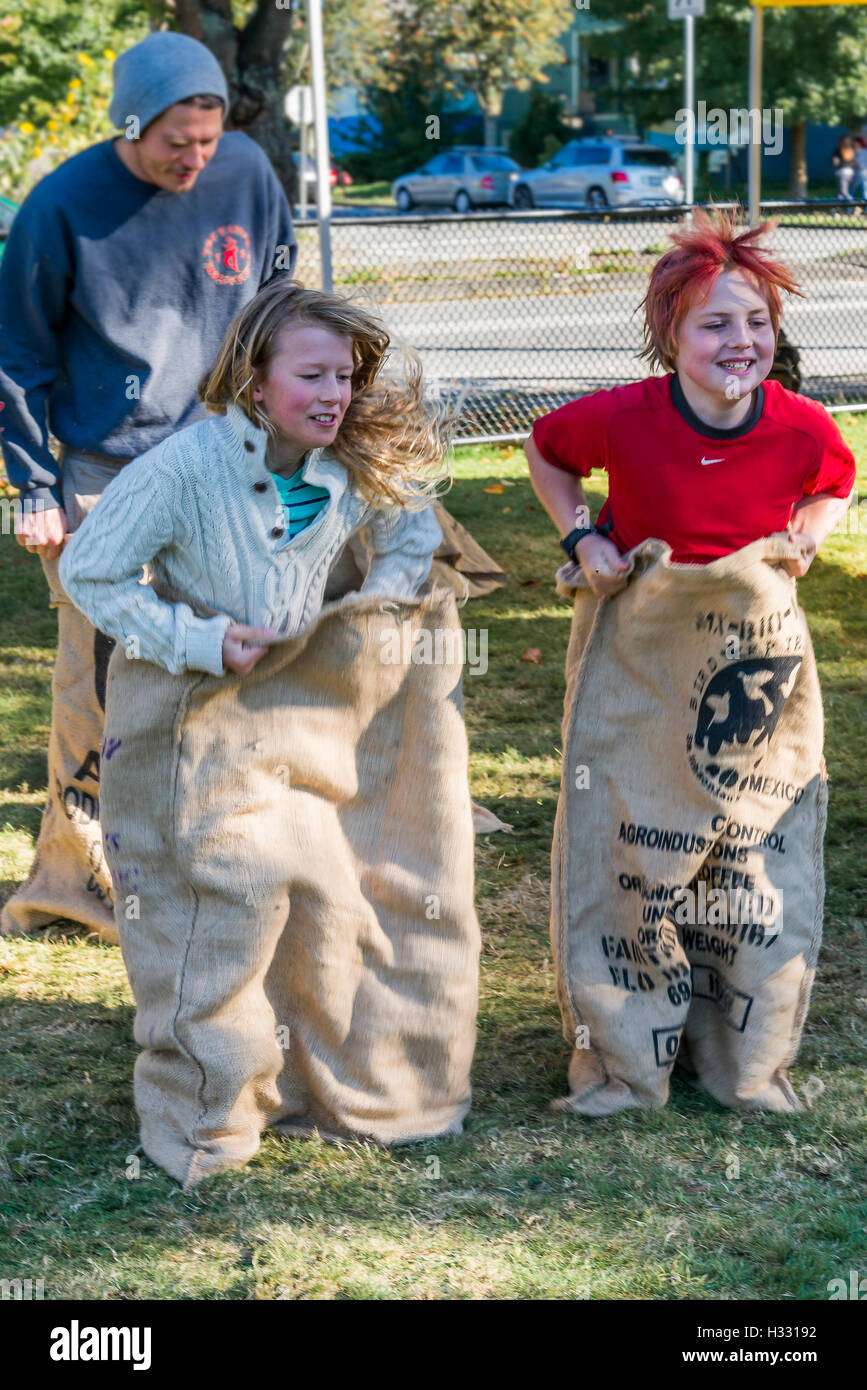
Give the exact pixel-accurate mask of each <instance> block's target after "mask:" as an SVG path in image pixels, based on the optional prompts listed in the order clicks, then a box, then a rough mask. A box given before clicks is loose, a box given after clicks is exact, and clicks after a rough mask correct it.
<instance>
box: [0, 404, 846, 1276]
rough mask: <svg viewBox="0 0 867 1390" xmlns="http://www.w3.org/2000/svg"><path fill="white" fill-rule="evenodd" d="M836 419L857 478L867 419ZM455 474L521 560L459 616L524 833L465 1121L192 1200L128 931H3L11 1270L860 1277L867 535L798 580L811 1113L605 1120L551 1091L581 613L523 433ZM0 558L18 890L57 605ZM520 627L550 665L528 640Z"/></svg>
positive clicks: (10, 836) (495, 858) (303, 1160)
mask: <svg viewBox="0 0 867 1390" xmlns="http://www.w3.org/2000/svg"><path fill="white" fill-rule="evenodd" d="M837 420H838V422H840V423H841V425H842V428H843V430H844V433H845V434H846V436H847V438H848V439H849V441H850V442H851V444H852V445H853V447H854V448H855V450H856V453H857V454H858V458H859V464H860V478H861V486H862V489H863V488H865V487H867V419H865V417H864V416H849V417H841V416H837ZM456 476H457V482H456V485H455V487H454V489H453V491H452V493H451V494H450V497H449V499H448V505H449V507H450V508H451V509H452V510H453V512H454V514H455V516H457V517H458V518H459V519H460V520H461V521H463V522H464V523H465V524H466V525H468V526H469V527H470V529H471V530H472V531H473V533H474V534H475V535H476V536H477V538H478V539H479V541H480V542H481V543H482V544H483V545H484V546H485V547H486V548H487V549H488V550H490V551H491V553H492V554H494V555H495V556H496V557H497V558H498V559H499V560H500V561H501V562H502V564H503V566H504V567H505V569H506V570H507V571H508V572H509V576H510V577H509V583H508V586H507V587H506V588H505V589H503V590H500V591H499V592H497V593H496V594H494V595H492V596H491V597H490V598H487V599H483V600H477V601H475V602H473V603H471V604H469V605H468V606H467V607H466V608H465V609H464V610H463V617H464V621H465V623H466V625H467V626H471V627H476V628H483V629H484V628H487V629H488V631H489V653H488V655H489V669H488V672H487V674H486V675H478V676H470V675H468V676H467V678H466V680H465V702H466V714H467V722H468V726H469V733H470V745H471V777H472V791H473V795H474V797H475V798H476V799H477V800H478V801H481V802H482V803H483V804H484V805H487V806H489V807H490V808H492V809H493V810H495V811H496V812H497V813H498V814H499V815H500V817H501V818H502V819H503V820H505V821H507V822H509V823H511V824H512V825H513V826H514V833H513V834H512V835H504V834H498V835H490V836H487V837H480V839H479V842H478V849H477V875H478V902H479V911H480V916H481V919H482V926H483V935H484V949H483V954H482V994H481V1011H480V1016H479V1042H478V1053H477V1059H476V1064H475V1070H474V1101H473V1109H472V1112H471V1116H470V1119H469V1123H468V1126H467V1130H466V1134H465V1135H464V1136H463V1137H462V1138H460V1139H450V1140H445V1141H441V1142H438V1143H428V1144H426V1145H421V1146H418V1147H414V1148H410V1149H404V1150H398V1151H395V1152H391V1153H389V1152H385V1151H379V1150H376V1149H373V1148H369V1147H367V1146H365V1145H362V1144H357V1145H351V1146H347V1147H339V1148H335V1147H329V1146H327V1145H324V1144H320V1143H318V1142H314V1141H302V1140H285V1139H278V1138H277V1137H275V1136H273V1135H268V1136H267V1137H266V1138H265V1139H264V1142H263V1145H262V1149H261V1151H260V1153H259V1155H258V1156H257V1157H256V1158H255V1159H254V1160H253V1161H252V1162H251V1163H250V1164H249V1165H248V1166H247V1167H246V1168H245V1169H243V1170H242V1171H240V1172H237V1173H230V1174H224V1175H222V1176H220V1177H218V1178H216V1179H213V1180H211V1181H209V1182H207V1183H205V1184H204V1185H203V1186H202V1187H200V1188H198V1189H196V1190H194V1191H193V1192H192V1193H185V1192H182V1191H181V1190H180V1189H179V1188H178V1187H177V1186H176V1185H175V1184H174V1183H173V1182H172V1181H171V1180H170V1179H169V1178H167V1177H166V1176H165V1175H164V1174H163V1173H162V1172H161V1171H160V1170H158V1169H156V1168H155V1167H154V1166H152V1165H151V1164H150V1163H149V1161H148V1160H147V1159H145V1158H143V1157H142V1156H141V1154H140V1151H138V1150H137V1142H138V1141H137V1128H136V1118H135V1113H134V1111H133V1108H132V1103H131V1074H132V1067H133V1062H134V1058H135V1046H134V1044H133V1040H132V1034H131V1028H132V1016H133V1010H132V1001H131V997H130V993H129V988H128V986H127V983H126V979H125V975H124V971H123V965H122V962H121V958H120V953H119V951H118V949H116V948H114V947H110V946H103V945H99V944H94V943H92V942H89V941H87V940H82V939H77V938H75V937H71V938H67V939H63V938H62V937H56V938H55V939H54V940H48V941H45V940H39V941H35V940H34V941H31V940H24V939H16V940H6V941H3V942H0V977H2V978H0V998H2V1004H3V1020H4V1026H3V1043H4V1046H3V1056H2V1064H0V1065H2V1072H3V1082H2V1090H0V1095H2V1101H0V1105H2V1157H0V1180H2V1186H0V1199H2V1201H0V1209H2V1237H0V1239H2V1243H0V1278H13V1277H19V1278H27V1277H30V1278H37V1279H38V1278H42V1279H44V1281H45V1296H46V1298H49V1299H59V1298H81V1299H128V1298H159V1299H183V1298H194V1299H249V1298H261V1299H277V1298H287V1299H294V1298H308V1299H309V1298H326V1299H327V1298H413V1299H428V1298H430V1299H443V1298H565V1299H575V1298H579V1299H580V1298H585V1297H586V1298H591V1299H606V1298H629V1299H644V1298H652V1299H692V1298H698V1299H709V1298H723V1299H742V1298H761V1299H770V1300H773V1299H798V1298H805V1299H826V1298H827V1297H828V1292H827V1284H828V1281H829V1280H831V1279H835V1278H840V1277H842V1278H844V1279H848V1272H849V1270H850V1269H852V1268H855V1269H859V1268H860V1270H861V1272H862V1274H863V1272H864V1270H865V1248H864V1238H863V1230H864V1221H865V1197H864V1191H865V1179H867V1162H865V1159H867V1146H865V1124H864V1065H865V1047H864V1032H865V1020H867V979H865V966H864V935H865V919H867V910H865V906H867V905H865V882H867V880H865V875H864V844H865V821H867V815H865V802H864V795H863V776H864V766H865V751H867V734H865V722H864V696H863V691H864V680H865V674H867V615H865V609H864V601H863V580H864V578H865V572H867V536H865V534H861V535H858V534H857V533H854V531H853V530H851V529H850V531H848V532H844V533H842V534H840V535H838V536H837V537H835V538H832V539H831V540H830V541H829V542H828V543H827V544H826V545H825V547H824V548H823V550H822V553H821V556H820V558H819V560H818V561H817V562H816V563H815V564H814V566H813V570H812V572H811V573H810V575H809V576H808V577H807V578H806V579H805V580H804V581H803V582H802V583H801V586H800V588H801V601H802V603H803V604H804V606H805V607H806V609H807V612H808V614H809V616H810V620H811V627H812V631H813V637H814V641H815V645H816V651H817V656H818V661H819V668H820V673H821V677H822V681H823V688H824V696H825V707H826V714H827V724H828V733H827V759H828V765H829V772H830V779H831V802H830V820H829V827H828V836H827V846H826V848H827V870H828V900H827V918H826V929H825V931H826V935H825V944H824V947H823V951H822V956H821V961H820V969H819V976H818V980H817V985H816V989H815V992H814V998H813V1003H812V1009H811V1014H810V1018H809V1021H808V1024H807V1028H806V1033H805V1037H804V1043H803V1046H802V1050H801V1055H800V1058H799V1061H798V1063H797V1066H796V1068H795V1071H794V1080H795V1084H796V1086H798V1087H799V1088H803V1086H804V1084H805V1083H807V1082H809V1083H810V1085H809V1086H808V1092H809V1094H810V1095H811V1096H813V1100H812V1104H811V1107H810V1108H809V1109H807V1110H805V1111H803V1112H802V1113H800V1114H798V1115H761V1114H748V1113H744V1114H741V1113H734V1112H730V1111H726V1110H723V1109H722V1108H720V1107H719V1106H718V1105H716V1104H715V1103H714V1102H713V1101H712V1100H710V1099H709V1098H707V1097H705V1096H702V1095H701V1094H699V1093H696V1092H694V1091H692V1090H690V1089H688V1088H687V1087H685V1086H684V1085H683V1084H681V1083H678V1082H677V1081H675V1083H674V1086H673V1092H672V1097H671V1100H670V1103H669V1105H668V1107H667V1108H666V1109H665V1110H661V1111H653V1112H650V1111H648V1112H636V1111H632V1112H629V1113H627V1114H623V1115H618V1116H616V1117H613V1118H611V1119H607V1120H595V1121H588V1120H582V1119H580V1118H577V1117H567V1116H562V1115H555V1114H553V1113H552V1112H551V1111H550V1110H549V1108H548V1107H549V1102H550V1101H551V1100H552V1099H553V1098H554V1097H557V1096H561V1095H563V1094H564V1092H565V1078H566V1066H567V1062H568V1056H569V1048H568V1046H567V1044H566V1043H565V1042H564V1041H563V1039H562V1038H561V1035H560V1025H559V1015H558V1012H557V1009H556V1006H555V1003H554V994H553V972H552V964H551V956H550V946H549V941H548V893H547V883H548V856H549V851H550V842H551V831H552V825H553V820H554V811H555V806H556V800H557V790H558V778H559V767H560V755H559V742H560V719H561V714H562V700H563V689H564V679H563V664H564V658H565V653H566V643H567V636H568V630H569V606H568V604H567V603H565V602H564V601H562V600H560V599H558V598H557V597H556V595H555V594H554V590H553V582H552V580H553V571H554V569H555V568H556V566H557V564H558V563H559V556H560V552H559V550H558V548H557V545H556V536H555V534H554V532H553V529H552V528H551V527H550V525H549V523H548V521H547V518H546V517H545V515H544V513H543V512H542V510H541V508H540V506H539V504H538V502H537V501H536V499H535V497H534V495H533V493H532V491H531V488H530V485H529V482H528V480H527V474H526V469H525V466H524V459H523V454H521V453H520V452H519V451H517V450H512V449H502V450H500V449H496V448H493V447H488V448H476V449H470V450H461V451H460V452H459V455H458V461H457V468H456ZM594 481H595V482H596V483H597V487H598V483H599V481H600V479H599V477H596V478H595V479H594ZM603 481H604V480H603ZM494 486H496V487H497V488H498V489H499V488H502V491H500V490H497V491H494V492H491V491H486V490H485V489H488V488H491V487H494ZM595 500H596V501H599V500H601V494H599V493H598V491H597V494H596V499H595ZM865 510H867V504H865V508H864V509H862V512H861V516H862V521H861V525H862V531H863V532H865V533H867V517H865V516H864V511H865ZM0 566H2V567H0V663H2V671H3V677H4V682H3V693H2V696H0V699H2V709H0V773H2V776H0V787H2V789H3V790H2V799H3V815H2V826H3V828H2V834H0V851H2V868H3V878H4V880H5V883H4V887H3V891H4V892H5V893H8V892H9V891H11V889H12V888H13V886H14V885H15V884H16V883H17V882H18V881H20V879H21V877H22V876H23V875H24V873H25V871H26V868H27V865H28V863H29V861H30V858H31V855H32V848H33V842H34V838H35V835H36V832H37V828H38V824H39V817H40V808H41V803H42V800H43V797H44V791H45V747H46V743H47V737H48V723H49V682H50V674H51V665H52V656H53V643H54V635H55V622H54V617H53V615H52V614H50V613H49V612H48V610H47V609H46V607H45V600H46V591H45V586H44V584H43V580H42V575H41V570H40V568H39V566H38V563H37V562H36V561H35V560H34V559H32V558H31V557H29V556H27V555H26V554H25V553H24V552H23V551H22V550H20V549H19V548H18V547H17V546H16V544H15V542H14V540H13V539H12V538H10V537H0ZM528 647H535V648H538V649H539V651H540V652H541V661H540V662H539V663H538V664H534V663H530V662H527V661H523V660H522V653H523V652H524V651H525V649H526V648H528ZM134 1157H139V1159H140V1165H141V1168H140V1176H139V1177H137V1178H135V1177H130V1176H128V1174H129V1173H131V1172H133V1171H134V1170H135V1164H134V1163H133V1162H132V1158H134Z"/></svg>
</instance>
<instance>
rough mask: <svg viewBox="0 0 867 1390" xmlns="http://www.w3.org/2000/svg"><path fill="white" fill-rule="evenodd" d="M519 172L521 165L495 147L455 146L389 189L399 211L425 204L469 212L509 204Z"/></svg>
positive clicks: (410, 209)
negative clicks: (477, 208)
mask: <svg viewBox="0 0 867 1390" xmlns="http://www.w3.org/2000/svg"><path fill="white" fill-rule="evenodd" d="M520 172H521V166H520V165H519V164H516V163H515V161H514V159H510V157H509V156H508V155H507V154H502V153H501V152H500V151H498V150H480V149H472V148H468V147H463V148H461V147H458V148H457V149H453V150H446V151H444V152H443V153H442V154H438V155H434V158H433V159H431V160H429V161H428V163H427V164H425V165H423V166H422V168H421V169H416V170H415V172H414V173H412V174H404V175H403V176H402V177H401V178H399V179H395V181H394V184H393V185H392V190H391V191H392V195H393V197H394V200H395V202H396V203H397V206H398V208H399V209H400V211H401V212H411V211H412V209H413V208H414V207H416V206H417V205H419V206H420V205H424V204H430V205H432V206H440V207H451V208H454V210H455V212H471V211H472V209H473V208H474V207H493V206H496V205H497V204H503V205H506V204H508V203H510V202H511V189H512V186H513V185H514V184H515V182H516V181H517V179H518V177H519V175H520Z"/></svg>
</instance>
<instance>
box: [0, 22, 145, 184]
mask: <svg viewBox="0 0 867 1390" xmlns="http://www.w3.org/2000/svg"><path fill="white" fill-rule="evenodd" d="M147 32H148V22H147V11H146V7H143V6H141V5H139V4H134V3H130V0H114V3H113V4H109V5H107V6H106V5H104V4H102V3H98V2H97V0H38V3H37V0H7V13H6V15H5V16H4V18H3V19H2V20H0V125H5V126H6V127H7V128H6V130H5V131H3V132H2V134H0V193H2V194H3V195H5V196H6V197H7V198H12V199H14V201H16V202H21V200H22V199H23V198H24V196H25V195H26V194H27V192H28V191H29V190H30V188H31V187H32V186H33V184H34V183H36V182H37V181H38V180H39V179H40V178H42V177H43V176H44V175H45V174H47V173H48V172H49V171H50V170H51V169H52V168H53V167H54V165H55V164H57V163H59V162H60V161H61V160H63V159H66V158H68V157H69V155H71V154H75V153H76V152H77V151H78V150H81V149H84V148H85V147H86V146H87V145H92V144H94V143H95V142H96V141H97V140H104V139H105V138H106V137H107V136H109V135H110V134H111V133H112V125H111V122H110V121H109V119H108V102H109V98H110V96H111V69H112V64H113V63H114V59H115V55H116V54H117V53H119V52H120V51H121V50H122V49H124V48H128V47H130V46H131V44H133V43H135V42H137V41H138V40H139V39H141V38H144V36H145V34H146V33H147Z"/></svg>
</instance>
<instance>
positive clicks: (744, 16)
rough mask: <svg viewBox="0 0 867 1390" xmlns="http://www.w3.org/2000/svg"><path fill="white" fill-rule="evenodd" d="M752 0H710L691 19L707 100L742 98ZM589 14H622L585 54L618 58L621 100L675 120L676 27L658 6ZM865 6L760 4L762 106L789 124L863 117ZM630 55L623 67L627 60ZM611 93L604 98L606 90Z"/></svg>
mask: <svg viewBox="0 0 867 1390" xmlns="http://www.w3.org/2000/svg"><path fill="white" fill-rule="evenodd" d="M750 14H751V6H750V5H748V4H744V3H739V2H738V0H713V4H712V5H709V6H708V8H707V13H706V15H705V16H704V17H703V18H702V19H697V20H696V22H695V30H696V43H695V64H696V72H695V93H696V100H697V101H705V102H707V105H708V107H709V108H710V107H712V106H720V107H723V108H725V109H728V108H730V107H737V106H746V105H747V104H748V83H749V37H750ZM593 15H594V18H599V19H616V20H620V21H621V23H622V24H623V26H624V27H623V28H622V29H620V30H619V31H618V32H616V33H610V34H598V35H595V36H594V38H593V53H594V55H598V56H600V57H618V58H620V59H621V62H620V65H619V66H620V72H621V89H620V94H619V96H620V104H621V105H622V106H623V107H624V109H626V110H628V111H631V112H632V113H634V115H635V116H636V119H637V120H638V122H639V123H640V124H644V125H646V124H648V123H649V122H652V121H666V120H674V119H676V112H677V111H678V109H679V108H681V107H682V106H683V25H682V24H680V23H675V22H673V21H672V20H670V19H668V17H667V12H666V7H665V5H664V4H662V3H659V4H652V5H651V4H648V3H646V0H593ZM865 49H867V12H865V9H864V8H863V7H859V6H840V7H837V6H828V7H825V6H822V7H815V8H813V7H810V8H797V9H789V10H786V9H766V10H765V19H764V61H763V72H764V83H763V92H762V105H763V106H766V107H781V108H782V110H783V117H784V120H785V122H786V124H787V125H793V124H796V123H798V122H800V121H804V120H808V121H815V122H820V123H827V124H833V123H835V122H838V121H839V122H841V123H851V122H853V121H854V120H855V119H856V118H857V119H858V120H860V119H863V115H864V112H865V111H867V63H865V61H864V53H865ZM632 58H636V59H637V60H638V71H637V72H630V70H629V66H628V65H629V60H630V59H632ZM612 95H613V94H612V93H608V94H606V96H612Z"/></svg>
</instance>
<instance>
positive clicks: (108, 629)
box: [60, 405, 442, 675]
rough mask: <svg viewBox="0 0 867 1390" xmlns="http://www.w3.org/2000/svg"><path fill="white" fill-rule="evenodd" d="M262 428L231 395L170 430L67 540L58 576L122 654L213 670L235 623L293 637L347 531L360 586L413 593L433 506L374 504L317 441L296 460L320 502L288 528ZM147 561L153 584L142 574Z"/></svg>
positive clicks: (435, 534)
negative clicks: (293, 532) (178, 598)
mask: <svg viewBox="0 0 867 1390" xmlns="http://www.w3.org/2000/svg"><path fill="white" fill-rule="evenodd" d="M267 439H268V437H267V435H266V433H265V431H264V430H261V429H259V428H257V426H255V425H254V424H252V422H251V421H250V420H249V419H248V418H247V416H246V415H245V414H244V412H243V411H242V410H241V409H240V407H238V406H234V405H230V406H229V407H228V409H227V411H226V414H225V415H224V416H223V415H212V416H209V417H208V418H207V419H205V420H201V421H199V422H198V423H196V424H194V425H190V426H188V427H187V429H184V430H180V431H179V432H178V433H177V434H173V435H171V436H170V437H169V438H168V439H166V440H164V441H163V443H162V444H158V445H157V446H156V448H154V449H149V450H148V452H147V453H145V454H142V455H141V456H140V457H139V458H137V459H135V460H134V461H133V462H132V463H130V464H127V466H126V467H125V468H124V469H122V471H121V472H120V473H119V474H118V477H117V478H116V479H115V480H114V481H113V482H112V483H110V484H109V486H108V487H107V488H106V490H105V492H104V493H103V495H102V497H101V498H100V500H99V501H98V502H97V504H96V506H95V507H94V509H93V511H92V512H91V513H90V515H89V516H88V517H87V518H86V519H85V521H84V522H83V523H82V525H81V526H80V527H79V529H78V530H77V531H76V532H75V533H74V534H73V536H72V537H71V539H70V540H69V541H68V542H67V544H66V547H65V549H64V551H63V554H62V556H61V559H60V580H61V583H62V584H63V587H64V589H65V590H66V592H67V594H68V595H69V597H70V598H71V600H72V602H73V603H74V604H75V605H76V607H77V608H80V609H81V611H82V612H83V613H84V614H85V616H86V617H87V618H89V619H90V621H91V622H92V623H93V625H94V627H97V628H99V629H100V631H101V632H105V633H107V634H108V635H109V636H110V637H114V638H116V639H117V641H119V642H122V643H123V644H124V645H125V647H126V651H127V655H128V656H130V657H140V658H141V659H143V660H145V661H153V662H156V663H157V664H158V665H160V666H165V667H166V668H167V670H169V671H171V672H173V673H175V674H179V673H180V672H182V671H187V670H193V671H208V672H210V673H211V674H212V675H222V674H223V638H224V637H225V634H226V629H227V628H228V626H229V624H230V622H231V621H235V622H239V623H248V624H250V625H251V626H253V627H270V628H273V630H274V632H275V634H276V635H278V636H295V635H297V634H298V633H301V632H303V631H305V630H306V629H307V628H308V627H309V626H310V625H311V624H312V622H313V621H314V620H315V618H316V616H317V614H318V612H319V610H320V608H321V606H322V601H323V596H324V593H325V585H326V581H327V579H328V574H329V571H330V569H331V567H332V565H333V563H334V562H335V560H336V559H337V557H338V555H339V554H340V551H341V550H342V549H343V547H344V546H345V545H346V544H347V543H349V544H350V546H351V549H352V553H353V555H354V557H355V559H356V561H357V563H358V564H359V566H360V568H361V571H362V573H364V572H365V570H366V571H367V574H366V578H365V579H364V582H363V584H362V592H363V593H365V594H382V595H383V596H384V597H385V596H387V597H388V598H395V599H400V598H412V597H414V596H415V594H416V592H417V590H418V588H419V586H420V585H421V584H422V582H423V581H424V580H425V579H426V577H427V575H428V573H429V571H430V566H431V559H432V556H433V552H434V551H435V550H436V548H437V546H438V545H439V544H440V541H441V540H442V532H441V531H440V528H439V526H438V525H437V522H436V519H435V517H434V515H433V512H432V509H431V508H430V507H427V508H425V509H424V510H423V511H415V512H413V511H405V510H404V509H403V508H400V507H390V508H388V509H387V510H377V509H376V508H374V507H372V506H371V505H370V504H369V503H368V502H367V501H366V500H365V499H364V498H363V497H362V496H361V495H360V494H359V493H358V492H357V491H356V489H355V488H354V486H353V485H352V484H351V482H350V480H349V477H348V475H347V472H346V469H345V468H344V467H343V466H342V464H340V463H338V461H337V459H336V458H335V457H334V456H333V454H331V453H330V451H329V450H327V449H316V450H314V451H313V452H312V453H311V454H310V455H309V457H308V459H307V461H306V463H305V465H304V476H305V478H306V479H307V481H308V482H310V483H317V484H319V485H320V486H321V487H324V488H327V489H328V491H329V493H330V494H331V499H330V501H329V502H328V503H327V504H326V506H325V507H324V508H323V510H322V512H321V513H320V515H319V516H318V517H317V518H316V520H315V521H314V522H313V523H312V524H311V525H310V526H309V527H308V528H307V529H306V530H305V531H302V532H301V534H300V535H299V536H296V537H295V539H294V540H292V541H290V540H289V539H288V532H287V530H286V527H285V521H284V517H283V511H282V507H281V505H280V498H279V496H278V493H277V487H276V484H275V483H274V479H273V477H272V475H271V473H270V471H269V469H268V467H267V464H266V462H265V449H266V445H267ZM145 564H146V565H148V567H149V569H150V577H151V581H152V583H153V584H154V585H155V587H156V589H157V590H163V591H165V592H167V593H172V592H173V593H177V594H180V595H184V596H185V597H186V598H188V599H190V601H191V602H193V603H195V604H196V605H197V607H200V608H203V609H210V610H212V611H213V612H215V613H217V614H218V615H219V616H217V617H197V616H196V614H195V613H194V612H193V610H192V608H191V607H190V605H189V603H184V602H177V603H169V602H166V601H165V600H164V599H162V598H160V597H159V596H158V593H157V592H155V590H154V588H152V587H151V585H149V584H142V583H141V582H140V581H141V573H142V566H143V565H145Z"/></svg>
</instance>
